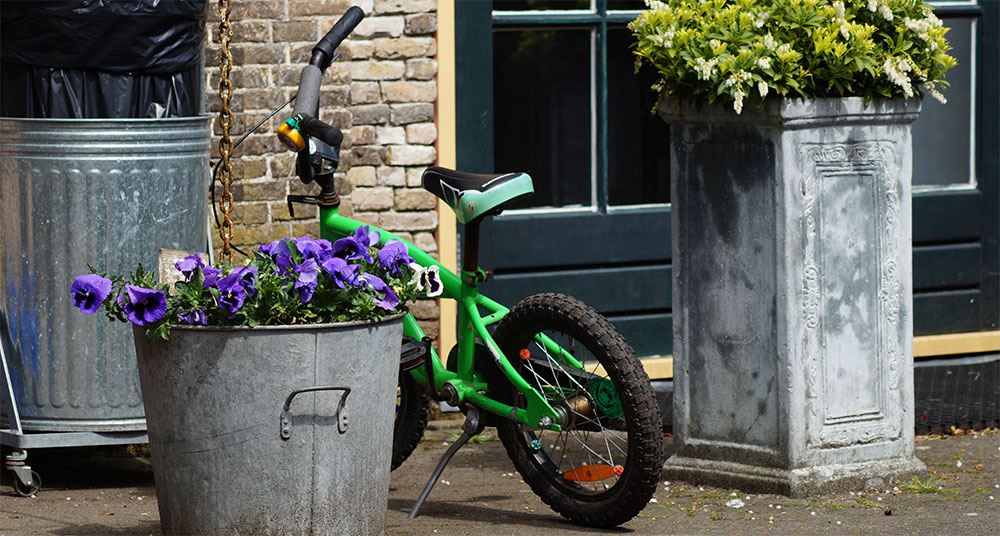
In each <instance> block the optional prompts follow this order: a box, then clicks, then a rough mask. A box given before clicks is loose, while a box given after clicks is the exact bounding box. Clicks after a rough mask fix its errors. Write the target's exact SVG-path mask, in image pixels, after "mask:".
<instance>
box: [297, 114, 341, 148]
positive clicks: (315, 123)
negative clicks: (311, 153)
mask: <svg viewBox="0 0 1000 536" xmlns="http://www.w3.org/2000/svg"><path fill="white" fill-rule="evenodd" d="M299 128H301V129H302V132H305V133H306V134H308V135H309V136H312V137H314V138H319V139H320V140H323V141H324V142H326V144H327V145H330V146H331V147H340V143H341V142H342V141H344V133H343V132H341V131H340V129H339V128H337V127H335V126H332V125H329V124H327V123H324V122H322V121H320V120H319V119H317V118H315V117H312V116H309V115H303V116H302V119H300V120H299Z"/></svg>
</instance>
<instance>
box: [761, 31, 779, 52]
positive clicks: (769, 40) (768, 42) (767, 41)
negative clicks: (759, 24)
mask: <svg viewBox="0 0 1000 536" xmlns="http://www.w3.org/2000/svg"><path fill="white" fill-rule="evenodd" d="M777 44H778V43H777V42H775V40H774V37H771V34H767V35H765V36H764V46H765V47H767V49H768V50H774V48H775V47H776V46H777Z"/></svg>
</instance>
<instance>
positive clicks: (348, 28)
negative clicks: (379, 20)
mask: <svg viewBox="0 0 1000 536" xmlns="http://www.w3.org/2000/svg"><path fill="white" fill-rule="evenodd" d="M364 18H365V12H364V11H362V10H361V8H360V7H358V6H352V7H351V8H350V9H348V10H347V13H344V16H343V17H340V20H338V21H337V23H336V24H334V25H333V28H331V29H330V31H329V32H327V33H326V35H324V36H323V39H320V40H319V43H316V46H315V47H313V57H312V59H311V60H310V61H309V63H310V64H312V65H316V66H317V67H319V68H320V70H324V69H326V68H327V67H328V66H329V65H330V61H331V59H332V58H333V51H334V50H337V47H339V46H340V43H341V42H342V41H343V40H344V38H345V37H347V36H348V35H350V33H351V32H353V31H354V29H355V28H357V27H358V24H361V20H362V19H364ZM318 53H322V54H323V56H324V58H321V59H319V61H318V62H317V63H313V61H314V60H317V55H318Z"/></svg>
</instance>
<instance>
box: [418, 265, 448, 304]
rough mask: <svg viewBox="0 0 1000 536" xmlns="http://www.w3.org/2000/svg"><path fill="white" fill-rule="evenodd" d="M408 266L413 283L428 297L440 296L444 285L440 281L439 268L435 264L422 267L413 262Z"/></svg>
mask: <svg viewBox="0 0 1000 536" xmlns="http://www.w3.org/2000/svg"><path fill="white" fill-rule="evenodd" d="M409 266H410V270H411V271H412V272H413V283H414V284H415V285H417V286H418V287H420V288H421V289H422V290H423V291H424V292H425V293H426V294H427V297H428V298H433V297H435V296H440V295H441V293H443V292H444V285H443V284H442V283H441V269H440V268H438V266H437V265H436V264H432V265H430V266H428V267H426V268H424V267H423V266H420V265H419V264H417V263H415V262H413V263H410V265H409Z"/></svg>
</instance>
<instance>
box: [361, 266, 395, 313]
mask: <svg viewBox="0 0 1000 536" xmlns="http://www.w3.org/2000/svg"><path fill="white" fill-rule="evenodd" d="M358 283H359V284H360V285H361V286H362V287H363V288H365V289H367V290H374V291H375V292H376V295H375V305H378V306H379V307H381V308H383V309H385V310H387V311H391V310H393V309H395V308H396V306H397V305H399V296H396V292H395V291H393V290H392V287H390V286H389V285H387V284H386V283H385V281H382V280H381V279H380V278H379V277H378V276H377V275H373V274H361V275H360V276H359V277H358ZM378 292H382V293H384V294H385V296H384V297H383V298H379V297H378V294H377V293H378Z"/></svg>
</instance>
